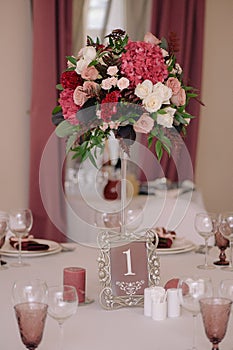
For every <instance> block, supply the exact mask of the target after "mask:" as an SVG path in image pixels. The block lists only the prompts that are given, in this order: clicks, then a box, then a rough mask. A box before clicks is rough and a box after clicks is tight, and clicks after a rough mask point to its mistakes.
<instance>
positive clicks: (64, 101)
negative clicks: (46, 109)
mask: <svg viewBox="0 0 233 350" xmlns="http://www.w3.org/2000/svg"><path fill="white" fill-rule="evenodd" d="M73 92H74V90H72V89H64V90H63V91H62V92H61V94H60V99H59V103H60V105H61V107H62V112H63V116H64V118H65V119H67V120H68V121H69V122H70V123H71V124H73V125H76V124H78V120H77V118H76V112H77V111H78V110H79V107H78V106H77V105H76V104H75V103H74V100H73Z"/></svg>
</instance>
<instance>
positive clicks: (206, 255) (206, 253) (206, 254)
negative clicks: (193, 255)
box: [205, 238, 208, 266]
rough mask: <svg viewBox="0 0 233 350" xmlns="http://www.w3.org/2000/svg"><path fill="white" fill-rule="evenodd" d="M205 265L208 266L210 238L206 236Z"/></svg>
mask: <svg viewBox="0 0 233 350" xmlns="http://www.w3.org/2000/svg"><path fill="white" fill-rule="evenodd" d="M205 266H208V238H205Z"/></svg>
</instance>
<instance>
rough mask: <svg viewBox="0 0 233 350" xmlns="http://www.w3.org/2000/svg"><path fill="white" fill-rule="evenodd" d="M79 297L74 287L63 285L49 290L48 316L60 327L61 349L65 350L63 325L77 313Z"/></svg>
mask: <svg viewBox="0 0 233 350" xmlns="http://www.w3.org/2000/svg"><path fill="white" fill-rule="evenodd" d="M77 306H78V295H77V292H76V289H75V288H74V287H73V286H67V285H61V286H53V287H49V289H48V314H49V316H50V317H52V318H53V319H55V320H56V321H57V322H58V325H59V327H60V337H61V339H60V349H63V333H64V331H63V323H64V322H65V321H66V320H67V319H68V318H70V317H71V316H72V315H74V314H75V313H76V311H77Z"/></svg>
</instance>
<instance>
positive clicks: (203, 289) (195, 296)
mask: <svg viewBox="0 0 233 350" xmlns="http://www.w3.org/2000/svg"><path fill="white" fill-rule="evenodd" d="M177 288H178V295H179V300H180V303H181V306H182V307H183V308H184V309H185V310H187V311H189V312H191V313H192V316H193V344H192V348H191V349H192V350H196V349H197V348H196V323H197V315H198V313H199V312H200V305H199V300H200V298H203V297H210V296H212V294H213V286H212V282H211V279H210V278H208V277H199V276H186V277H183V278H180V279H179V282H178V285H177Z"/></svg>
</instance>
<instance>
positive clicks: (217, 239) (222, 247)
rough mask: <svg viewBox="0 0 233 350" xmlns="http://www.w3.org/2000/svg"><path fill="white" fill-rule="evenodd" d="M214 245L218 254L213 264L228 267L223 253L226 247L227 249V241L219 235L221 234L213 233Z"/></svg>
mask: <svg viewBox="0 0 233 350" xmlns="http://www.w3.org/2000/svg"><path fill="white" fill-rule="evenodd" d="M215 244H216V246H217V247H218V248H219V250H220V254H219V260H217V261H215V262H214V264H215V265H219V266H227V265H229V261H228V260H226V253H225V250H226V249H227V247H229V240H228V239H226V238H225V237H224V236H223V235H222V234H221V232H219V231H217V232H216V233H215Z"/></svg>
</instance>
